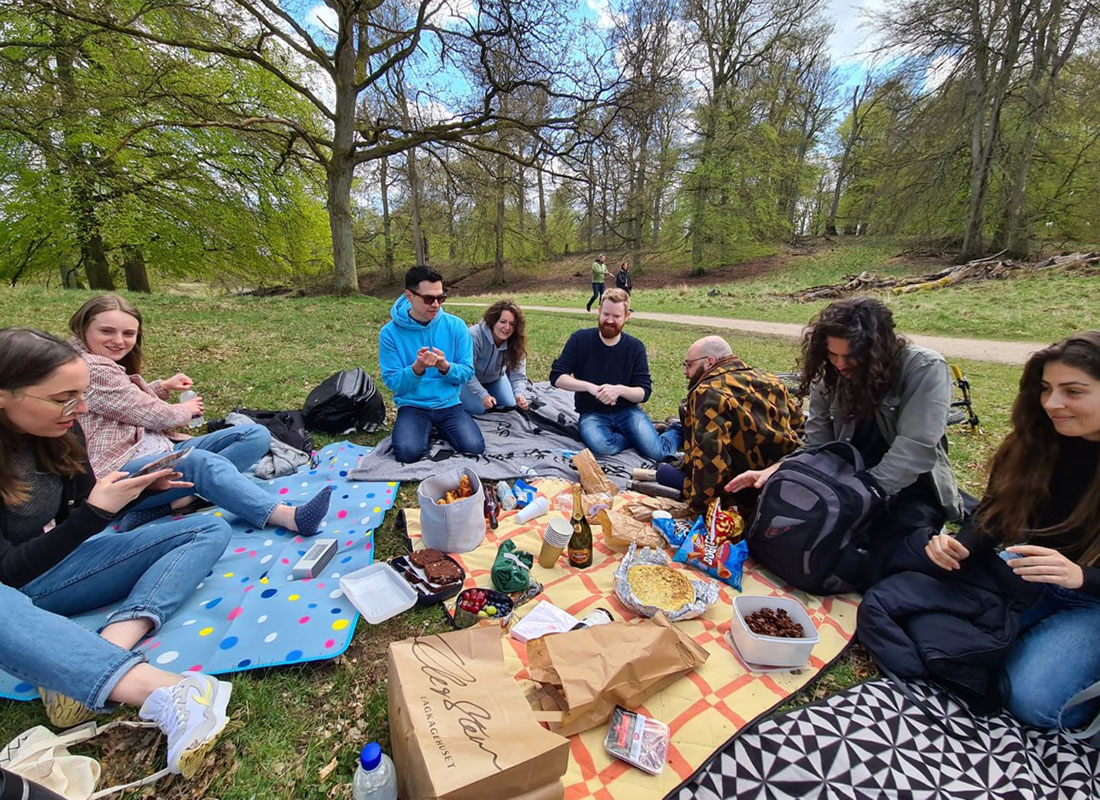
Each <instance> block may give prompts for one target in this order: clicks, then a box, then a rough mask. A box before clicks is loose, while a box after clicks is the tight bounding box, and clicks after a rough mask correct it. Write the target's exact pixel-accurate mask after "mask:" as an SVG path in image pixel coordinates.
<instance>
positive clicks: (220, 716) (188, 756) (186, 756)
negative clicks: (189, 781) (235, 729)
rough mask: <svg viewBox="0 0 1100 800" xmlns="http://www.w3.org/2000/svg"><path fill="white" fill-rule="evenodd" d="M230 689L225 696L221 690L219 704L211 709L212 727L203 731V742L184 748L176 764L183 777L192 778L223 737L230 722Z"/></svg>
mask: <svg viewBox="0 0 1100 800" xmlns="http://www.w3.org/2000/svg"><path fill="white" fill-rule="evenodd" d="M230 691H231V690H226V691H225V693H224V697H223V696H221V692H220V690H219V697H218V702H217V705H216V706H214V707H212V708H211V709H210V712H211V713H212V714H213V718H212V719H210V720H209V722H210V723H211V724H212V727H211V728H210V730H209V731H205V732H203V733H202V742H200V743H199V744H198V745H196V746H195V747H193V748H191V749H189V750H184V751H183V752H182V753H180V755H179V758H178V759H177V760H176V764H177V766H178V767H179V774H180V775H182V776H183V777H185V778H190V777H191V776H192V775H194V774H195V773H196V772H198V771H199V768H200V767H201V766H202V764H203V762H204V761H205V760H206V756H207V754H208V753H209V752H210V751H211V750H212V749H213V748H214V746H215V745H216V744H217V743H218V739H220V738H221V735H222V733H223V732H224V731H225V726H226V725H227V724H228V723H229V717H228V715H227V714H226V708H227V707H228V706H229V696H230ZM204 724H205V723H204ZM200 730H201V727H200Z"/></svg>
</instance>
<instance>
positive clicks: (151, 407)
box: [69, 295, 332, 536]
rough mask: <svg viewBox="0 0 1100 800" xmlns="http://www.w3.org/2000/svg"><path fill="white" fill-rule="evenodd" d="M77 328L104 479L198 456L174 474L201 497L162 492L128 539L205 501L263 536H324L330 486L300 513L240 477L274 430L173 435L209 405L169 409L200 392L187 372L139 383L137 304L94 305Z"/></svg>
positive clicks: (117, 300) (88, 431)
mask: <svg viewBox="0 0 1100 800" xmlns="http://www.w3.org/2000/svg"><path fill="white" fill-rule="evenodd" d="M69 328H70V329H71V330H72V332H73V334H74V337H73V339H72V340H71V344H72V346H73V347H74V348H75V349H76V350H77V352H79V353H80V355H81V357H82V358H83V359H84V362H85V363H86V364H87V365H88V371H89V373H90V374H91V383H90V385H89V386H88V392H87V400H88V411H87V412H86V413H84V414H83V415H81V417H80V424H81V426H82V427H83V428H84V433H85V435H86V437H87V440H88V460H89V461H90V462H91V465H92V469H93V470H95V473H96V475H99V476H102V475H106V474H109V473H111V472H114V471H122V472H127V473H133V472H134V471H136V470H138V469H140V468H141V467H143V466H144V465H145V464H148V463H149V462H150V461H152V460H154V459H156V458H158V457H160V456H163V455H164V454H165V453H168V452H171V451H173V450H190V452H189V453H188V454H187V458H184V459H181V460H180V461H178V462H176V464H177V466H176V469H177V470H178V471H180V472H182V473H183V475H184V480H186V481H189V482H191V483H193V484H194V485H195V488H194V491H193V492H189V491H187V490H185V489H179V490H173V491H169V492H163V493H161V494H159V495H157V496H155V497H150V498H148V499H147V500H144V501H143V502H141V503H138V504H136V505H135V506H134V507H133V509H132V510H130V512H129V513H128V514H127V515H126V516H125V517H123V519H122V520H121V521H120V523H119V529H120V530H128V529H130V528H133V527H136V526H138V525H141V524H143V523H144V522H148V521H149V520H152V519H156V518H157V517H160V516H163V515H165V514H167V513H169V512H170V511H172V509H173V508H178V507H180V506H181V505H184V504H186V503H187V502H189V499H190V496H191V495H192V494H197V495H199V496H200V497H203V498H205V499H206V500H209V501H210V502H211V503H214V504H215V505H218V506H220V507H222V508H224V509H225V510H226V511H229V512H230V513H233V514H236V515H237V516H239V517H241V518H242V519H244V520H245V521H246V522H247V523H248V524H249V525H252V526H254V527H257V528H262V527H265V526H267V525H273V526H278V527H281V528H285V529H286V530H289V531H294V532H297V533H299V534H301V535H302V536H313V535H314V534H316V533H317V530H318V527H319V525H320V523H321V521H322V520H323V519H324V516H325V514H326V513H327V512H328V506H329V495H330V494H331V491H332V487H326V488H325V489H323V490H321V492H320V493H319V494H317V495H316V496H315V497H314V498H313V499H312V500H310V501H309V502H307V503H305V504H304V505H301V506H298V507H293V506H288V505H286V504H284V503H280V502H278V501H277V500H276V498H275V496H274V495H272V494H271V493H270V492H268V491H267V490H266V489H265V487H263V486H261V485H260V484H258V483H256V482H254V481H252V480H250V479H249V478H247V477H246V476H244V475H242V474H241V473H242V471H244V470H247V469H249V468H250V467H251V466H252V465H253V464H255V463H256V461H258V460H259V459H260V457H261V456H263V454H264V453H266V452H267V451H268V449H269V448H270V446H271V435H270V434H269V433H268V431H267V429H266V428H264V427H263V426H261V425H233V426H231V427H229V428H225V429H223V430H220V431H215V432H214V433H210V434H206V435H205V436H194V437H189V436H186V435H185V434H179V433H173V432H172V431H171V429H172V428H175V427H178V426H180V425H185V424H187V422H189V421H190V420H191V418H192V417H193V416H198V415H201V414H202V413H203V403H202V398H201V397H193V398H191V399H190V400H188V401H187V402H184V403H170V402H168V397H169V396H170V395H171V393H172V392H174V391H180V390H183V389H189V388H191V386H192V381H191V379H190V378H189V377H187V376H186V375H184V374H183V373H182V372H180V373H177V374H175V375H173V376H172V377H170V378H167V379H165V380H158V381H153V382H151V383H147V382H146V381H145V379H144V378H142V377H141V375H140V374H139V372H140V371H141V345H142V320H141V313H140V312H139V311H138V310H137V309H136V308H134V306H133V305H132V304H130V303H129V302H128V301H127V300H125V299H124V298H122V297H119V296H118V295H100V296H98V297H93V298H92V299H91V300H89V301H88V302H86V303H85V304H84V305H82V306H81V307H80V309H79V310H78V311H77V312H76V313H75V314H74V315H73V317H72V319H70V320H69Z"/></svg>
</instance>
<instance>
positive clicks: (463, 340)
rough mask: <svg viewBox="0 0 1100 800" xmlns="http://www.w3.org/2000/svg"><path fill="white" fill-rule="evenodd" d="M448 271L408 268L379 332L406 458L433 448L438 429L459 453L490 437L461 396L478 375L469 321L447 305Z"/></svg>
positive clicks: (399, 449) (397, 452) (399, 451)
mask: <svg viewBox="0 0 1100 800" xmlns="http://www.w3.org/2000/svg"><path fill="white" fill-rule="evenodd" d="M446 300H447V295H446V294H445V293H444V291H443V276H442V275H440V274H439V273H438V272H436V271H435V270H434V269H432V268H431V267H413V268H412V269H410V270H409V271H408V272H406V273H405V292H404V294H402V295H401V296H400V297H398V298H397V300H395V301H394V303H393V306H392V307H391V308H390V321H389V322H387V323H386V324H385V325H383V326H382V329H381V330H380V331H379V332H378V365H379V367H380V368H381V370H382V381H383V382H384V383H385V384H386V386H388V387H389V389H390V391H391V392H393V403H394V405H395V406H397V419H395V420H394V423H393V436H392V442H393V454H394V457H395V458H396V459H397V460H398V461H400V462H401V463H403V464H407V463H409V462H412V461H419V460H420V459H422V458H423V457H424V456H425V455H426V454H427V452H428V443H429V441H430V439H431V435H432V430H433V429H434V430H438V431H439V433H440V435H441V436H442V437H443V438H444V439H446V440H447V442H448V443H449V444H450V445H451V447H453V448H454V449H455V450H456V451H457V452H459V453H468V454H470V455H480V454H481V453H484V452H485V439H484V437H483V436H482V435H481V430H480V429H479V428H478V427H477V423H476V422H474V419H473V417H471V416H470V414H469V413H468V412H467V411H466V410H465V409H464V408H463V407H462V403H461V401H460V400H459V395H460V393H461V390H462V387H463V386H464V385H465V384H466V382H467V381H469V380H470V379H471V378H472V377H473V376H474V366H473V362H474V356H473V345H472V343H471V340H470V332H469V331H468V330H467V329H466V323H464V322H463V321H462V320H461V319H459V318H458V317H456V316H453V315H452V314H448V313H447V312H446V311H444V310H443V303H444V302H445V301H446Z"/></svg>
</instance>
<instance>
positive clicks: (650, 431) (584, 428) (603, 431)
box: [577, 406, 683, 461]
mask: <svg viewBox="0 0 1100 800" xmlns="http://www.w3.org/2000/svg"><path fill="white" fill-rule="evenodd" d="M577 427H579V428H580V431H581V439H582V440H583V441H584V443H585V445H586V446H587V447H588V449H589V450H591V451H592V452H593V454H595V455H597V456H613V455H615V454H616V453H621V452H622V451H623V450H625V449H626V448H628V447H633V448H634V449H636V450H637V451H638V452H639V453H641V454H642V455H643V456H645V457H646V458H648V459H649V460H650V461H664V460H665V459H666V458H668V457H670V456H671V455H672V454H673V453H675V452H676V450H677V449H678V448H679V446H680V445H681V444H682V443H683V438H682V433H681V432H680V431H677V430H667V431H665V432H664V433H661V434H658V433H657V429H656V428H654V427H653V422H652V420H650V418H649V417H648V416H647V415H646V413H645V412H644V411H642V409H641V408H640V407H639V406H628V407H627V408H624V409H621V410H619V411H586V412H585V413H583V414H581V418H580V421H579V422H578V423H577Z"/></svg>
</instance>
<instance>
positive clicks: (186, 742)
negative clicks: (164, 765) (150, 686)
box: [138, 672, 233, 778]
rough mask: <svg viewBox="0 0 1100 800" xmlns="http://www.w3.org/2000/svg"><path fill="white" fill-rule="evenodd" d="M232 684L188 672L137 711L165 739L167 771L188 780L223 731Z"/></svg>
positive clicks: (159, 690) (149, 699)
mask: <svg viewBox="0 0 1100 800" xmlns="http://www.w3.org/2000/svg"><path fill="white" fill-rule="evenodd" d="M232 691H233V686H232V684H229V683H227V682H225V681H219V680H216V679H215V678H211V677H210V676H209V675H202V674H201V673H197V672H196V673H192V674H191V675H188V676H187V677H185V678H183V679H182V680H181V681H180V682H179V683H177V684H175V685H174V686H162V687H161V688H159V689H156V690H155V691H154V692H153V693H152V694H150V695H149V697H147V698H146V699H145V703H144V704H143V705H142V707H141V711H139V712H138V714H139V716H140V717H141V718H142V719H147V720H152V721H153V722H156V723H157V725H159V726H160V729H161V730H162V731H164V735H165V736H166V737H168V769H169V771H171V772H174V773H176V774H177V775H183V777H185V778H190V777H191V776H192V775H194V774H195V772H196V771H197V770H198V768H199V767H200V766H201V765H202V762H203V759H204V758H206V754H207V752H209V750H210V748H211V747H213V746H214V743H215V742H216V741H217V739H218V736H220V735H221V732H222V731H223V730H224V729H225V724H226V722H228V721H229V718H228V717H227V716H226V713H225V708H226V706H227V705H229V695H230V693H231V692H232Z"/></svg>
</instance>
